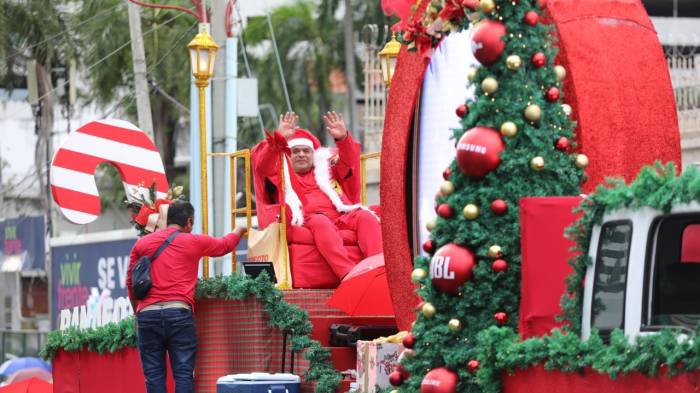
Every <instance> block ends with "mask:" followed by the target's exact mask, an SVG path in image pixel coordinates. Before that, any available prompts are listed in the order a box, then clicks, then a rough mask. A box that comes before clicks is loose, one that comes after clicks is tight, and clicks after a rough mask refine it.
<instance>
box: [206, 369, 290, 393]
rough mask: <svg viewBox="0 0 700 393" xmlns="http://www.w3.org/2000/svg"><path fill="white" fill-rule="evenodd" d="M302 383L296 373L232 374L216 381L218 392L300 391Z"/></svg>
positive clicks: (271, 392) (284, 392)
mask: <svg viewBox="0 0 700 393" xmlns="http://www.w3.org/2000/svg"><path fill="white" fill-rule="evenodd" d="M300 384H301V378H299V376H298V375H294V374H283V373H280V374H269V373H251V374H231V375H227V376H225V377H221V378H219V379H218V380H217V381H216V393H299V392H300Z"/></svg>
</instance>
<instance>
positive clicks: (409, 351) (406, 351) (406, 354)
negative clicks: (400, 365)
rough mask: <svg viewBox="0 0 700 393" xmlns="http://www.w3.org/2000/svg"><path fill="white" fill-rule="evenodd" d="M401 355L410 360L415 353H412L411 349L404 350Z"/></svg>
mask: <svg viewBox="0 0 700 393" xmlns="http://www.w3.org/2000/svg"><path fill="white" fill-rule="evenodd" d="M401 355H402V356H404V357H407V358H412V357H414V356H416V351H414V350H413V349H406V350H404V351H403V353H401Z"/></svg>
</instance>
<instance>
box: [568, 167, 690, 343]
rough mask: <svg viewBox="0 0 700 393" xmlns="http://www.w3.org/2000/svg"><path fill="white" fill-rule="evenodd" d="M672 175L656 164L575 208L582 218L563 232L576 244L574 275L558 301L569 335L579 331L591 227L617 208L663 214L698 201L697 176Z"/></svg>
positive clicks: (599, 190) (606, 186) (611, 182)
mask: <svg viewBox="0 0 700 393" xmlns="http://www.w3.org/2000/svg"><path fill="white" fill-rule="evenodd" d="M676 173H677V168H676V166H675V164H673V163H669V164H667V165H663V164H662V163H660V162H656V163H655V164H654V165H653V166H645V167H644V168H642V170H641V171H640V172H639V175H637V178H636V179H635V180H634V181H633V182H632V183H631V184H629V185H626V184H625V182H624V180H622V179H608V180H607V183H606V184H602V185H599V186H598V188H597V189H596V191H595V192H594V193H593V194H591V195H589V196H587V197H586V198H585V199H584V200H583V202H581V205H580V206H579V207H578V208H577V210H576V211H577V212H583V216H582V217H581V218H580V219H579V220H578V221H576V222H575V223H574V224H573V225H572V226H570V227H569V228H567V236H568V237H569V238H570V239H572V240H573V241H574V242H575V244H576V245H575V247H574V251H575V252H576V253H577V256H576V257H575V258H574V259H572V260H571V261H570V262H569V263H570V264H571V266H572V267H573V268H574V272H573V273H572V274H571V275H570V276H569V277H567V280H566V284H567V292H568V293H567V294H565V295H564V296H562V299H561V305H562V309H563V310H564V319H566V320H567V321H569V322H570V326H569V329H570V330H571V331H573V332H576V333H578V332H580V330H581V310H582V308H583V278H584V276H585V274H586V269H587V268H588V266H590V264H591V260H590V257H589V256H588V245H589V243H590V240H591V232H592V230H593V226H594V225H596V224H600V223H601V220H602V219H603V215H604V214H605V213H606V212H611V211H613V210H617V209H621V208H629V209H633V210H634V209H639V208H642V207H652V208H654V209H658V210H660V211H663V212H665V213H667V212H669V211H670V210H671V208H672V207H673V206H676V205H678V204H681V203H689V202H692V201H700V172H698V170H697V169H696V168H695V167H692V166H691V167H688V168H687V169H686V170H685V172H683V173H682V174H681V175H676Z"/></svg>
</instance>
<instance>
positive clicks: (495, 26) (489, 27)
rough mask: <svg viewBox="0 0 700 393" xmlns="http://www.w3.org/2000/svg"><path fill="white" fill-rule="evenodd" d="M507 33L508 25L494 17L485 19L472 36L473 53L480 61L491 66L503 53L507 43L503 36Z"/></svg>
mask: <svg viewBox="0 0 700 393" xmlns="http://www.w3.org/2000/svg"><path fill="white" fill-rule="evenodd" d="M504 35H506V26H505V25H504V24H503V23H501V22H498V21H495V20H492V19H486V20H484V21H483V22H482V23H481V25H480V26H479V28H478V29H477V30H476V32H474V36H473V37H472V53H474V57H475V58H476V59H477V60H479V62H480V63H481V64H483V65H485V66H490V65H493V64H495V63H496V62H497V61H498V58H499V57H501V54H503V49H505V47H506V43H505V42H503V41H502V40H501V38H502V37H503V36H504Z"/></svg>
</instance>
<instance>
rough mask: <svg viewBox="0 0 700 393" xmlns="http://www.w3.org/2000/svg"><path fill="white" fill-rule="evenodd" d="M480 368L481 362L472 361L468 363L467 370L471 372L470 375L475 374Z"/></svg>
mask: <svg viewBox="0 0 700 393" xmlns="http://www.w3.org/2000/svg"><path fill="white" fill-rule="evenodd" d="M478 368H479V361H478V360H476V359H472V360H470V361H468V362H467V370H469V372H470V373H473V372H475V371H476V370H477V369H478Z"/></svg>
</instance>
